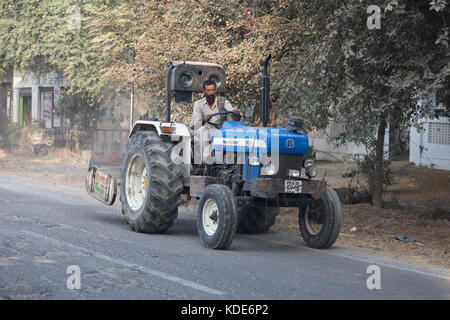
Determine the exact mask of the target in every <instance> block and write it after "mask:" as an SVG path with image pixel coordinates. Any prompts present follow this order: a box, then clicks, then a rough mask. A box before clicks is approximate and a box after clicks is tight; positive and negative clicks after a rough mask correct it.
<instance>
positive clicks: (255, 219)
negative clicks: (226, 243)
mask: <svg viewBox="0 0 450 320" xmlns="http://www.w3.org/2000/svg"><path fill="white" fill-rule="evenodd" d="M279 214H280V208H274V207H255V208H251V207H250V208H248V207H246V208H239V211H238V227H237V232H239V233H263V232H267V231H269V229H270V227H271V226H273V225H274V224H275V218H276V217H277V216H278V215H279Z"/></svg>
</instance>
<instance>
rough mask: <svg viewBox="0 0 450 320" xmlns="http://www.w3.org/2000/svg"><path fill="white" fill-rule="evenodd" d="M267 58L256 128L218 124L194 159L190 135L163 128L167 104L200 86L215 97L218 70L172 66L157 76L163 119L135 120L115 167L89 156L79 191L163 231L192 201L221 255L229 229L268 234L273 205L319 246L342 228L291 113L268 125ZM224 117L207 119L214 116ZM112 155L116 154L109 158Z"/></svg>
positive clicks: (201, 229) (221, 78) (184, 129)
mask: <svg viewBox="0 0 450 320" xmlns="http://www.w3.org/2000/svg"><path fill="white" fill-rule="evenodd" d="M270 59H271V56H270V55H269V56H268V57H267V58H266V59H265V61H264V63H263V75H262V79H261V122H262V127H250V126H246V125H244V124H243V123H242V122H240V121H238V120H230V121H228V120H226V119H225V120H224V121H222V124H221V126H220V128H218V130H217V131H215V133H214V135H213V137H212V141H211V161H210V162H208V163H203V161H198V159H196V157H195V154H196V149H197V146H196V143H195V141H194V140H195V139H194V138H193V132H192V130H190V128H189V127H188V126H187V125H185V124H183V123H175V122H171V104H172V103H171V102H172V101H171V100H172V98H173V97H174V98H175V102H191V101H192V93H194V92H202V89H203V88H202V84H203V81H205V80H214V81H215V82H216V85H217V89H218V93H219V94H223V93H224V92H225V88H226V77H225V71H224V69H223V67H222V66H220V65H218V64H212V63H199V62H188V61H174V62H172V63H171V64H170V65H169V67H168V69H167V73H166V89H167V91H166V92H167V93H166V119H165V121H159V120H158V119H156V118H152V119H150V120H139V121H136V122H135V123H134V124H133V126H132V129H131V130H130V133H129V138H128V142H127V146H126V151H125V154H124V155H123V156H122V157H121V158H122V159H121V163H120V164H117V163H116V165H115V166H113V165H105V162H102V161H96V159H95V157H92V158H91V161H90V166H89V169H88V174H87V178H86V190H87V192H88V193H89V194H90V195H91V196H93V197H94V198H96V199H98V200H100V201H102V202H103V203H105V204H107V205H112V204H113V203H114V201H115V199H116V195H117V194H119V195H120V196H119V199H120V201H121V203H122V213H123V215H124V216H125V219H126V221H127V223H128V224H129V225H130V227H131V229H132V230H134V231H136V232H145V233H163V232H165V231H166V230H168V229H169V228H170V227H171V226H172V225H173V223H174V220H175V219H176V218H177V216H178V207H179V205H180V203H181V201H182V195H183V194H184V195H185V196H186V198H187V199H188V200H189V199H191V198H196V199H197V200H198V201H197V229H198V233H199V236H200V240H201V242H202V243H203V245H204V246H206V247H208V248H212V249H225V248H227V247H229V246H230V244H231V243H232V241H233V238H234V236H235V234H236V232H238V233H263V232H267V231H268V230H269V229H270V227H271V226H272V225H274V223H275V219H276V217H277V216H278V215H279V213H280V207H296V208H298V223H299V229H300V234H301V236H302V238H303V240H304V242H305V244H306V245H307V246H309V247H312V248H320V249H323V248H328V247H330V246H331V245H333V243H334V242H335V241H336V239H337V237H338V235H339V231H340V228H341V224H342V207H341V203H340V200H339V197H338V195H337V193H336V192H335V191H334V190H333V189H332V188H331V187H329V186H327V182H326V181H325V178H323V179H322V180H314V179H313V178H315V177H316V175H317V169H316V166H315V164H314V161H313V160H311V159H306V154H307V152H308V147H309V141H308V137H307V135H306V134H305V132H304V128H303V126H304V122H303V119H301V118H299V117H290V118H289V120H288V125H287V127H286V128H273V127H267V123H268V121H269V107H270V98H269V97H270V78H269V76H268V65H269V61H270ZM226 113H228V112H224V111H222V112H219V113H216V114H212V115H211V119H214V118H215V117H217V118H222V119H224V115H226ZM116 159H117V157H116Z"/></svg>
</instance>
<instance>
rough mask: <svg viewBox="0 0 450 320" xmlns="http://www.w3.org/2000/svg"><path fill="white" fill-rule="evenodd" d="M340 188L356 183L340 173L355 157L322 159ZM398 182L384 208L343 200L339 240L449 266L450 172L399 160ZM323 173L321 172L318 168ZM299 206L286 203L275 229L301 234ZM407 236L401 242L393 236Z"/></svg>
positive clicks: (396, 165)
mask: <svg viewBox="0 0 450 320" xmlns="http://www.w3.org/2000/svg"><path fill="white" fill-rule="evenodd" d="M318 166H319V168H320V169H319V171H321V172H322V173H323V172H325V170H326V171H327V174H326V176H327V180H328V183H329V184H330V185H331V186H332V187H333V188H336V189H339V188H350V189H358V188H359V186H358V185H357V184H356V182H355V181H351V180H350V179H344V178H342V174H343V173H345V172H346V171H348V170H350V169H354V168H355V167H354V166H355V165H354V164H353V163H348V162H347V163H345V162H340V163H336V162H333V163H331V162H328V163H326V162H324V163H319V164H318ZM391 169H392V171H393V174H394V183H393V185H392V186H388V187H387V188H386V190H385V193H384V196H383V200H384V201H385V208H383V209H378V208H375V207H373V206H372V205H371V204H369V203H358V204H351V205H350V204H343V206H342V207H343V225H342V229H341V233H340V235H339V238H338V240H337V242H336V245H337V246H341V247H345V248H351V249H356V250H360V251H365V252H370V253H374V254H378V255H382V256H386V257H389V258H393V259H399V260H406V261H409V262H415V263H421V264H426V265H433V266H438V267H445V268H450V172H449V171H444V170H436V169H429V168H419V167H416V166H414V165H412V164H409V163H408V162H407V161H395V162H393V163H392V166H391ZM319 176H321V175H320V172H319ZM297 221H298V210H297V209H290V208H289V209H282V211H281V214H280V216H279V217H278V218H277V223H276V225H275V227H274V230H277V231H282V232H287V233H290V234H296V235H298V234H299V232H298V225H297ZM395 236H400V237H408V238H410V239H412V240H414V241H413V242H402V241H399V240H396V239H395V238H394V237H395Z"/></svg>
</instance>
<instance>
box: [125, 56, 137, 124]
mask: <svg viewBox="0 0 450 320" xmlns="http://www.w3.org/2000/svg"><path fill="white" fill-rule="evenodd" d="M134 58H136V53H135V52H134V51H133V50H131V49H128V50H127V53H126V60H127V64H129V65H131V77H132V79H131V83H132V84H131V97H130V100H131V101H130V131H131V129H133V110H134V76H135V69H134V66H133V62H134Z"/></svg>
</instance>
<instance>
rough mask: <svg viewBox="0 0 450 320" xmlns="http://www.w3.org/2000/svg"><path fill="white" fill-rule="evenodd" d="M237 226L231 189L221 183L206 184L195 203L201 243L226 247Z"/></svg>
mask: <svg viewBox="0 0 450 320" xmlns="http://www.w3.org/2000/svg"><path fill="white" fill-rule="evenodd" d="M236 227H237V206H236V199H235V198H234V195H233V193H232V192H231V190H230V189H229V188H228V187H227V186H225V185H221V184H211V185H208V186H207V187H206V189H205V191H204V192H203V194H202V196H201V197H200V200H199V202H198V205H197V229H198V233H199V235H200V240H201V241H202V243H203V244H204V245H205V246H206V247H208V248H212V249H226V248H227V247H228V246H230V244H231V242H232V241H233V238H234V235H235V234H236Z"/></svg>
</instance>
